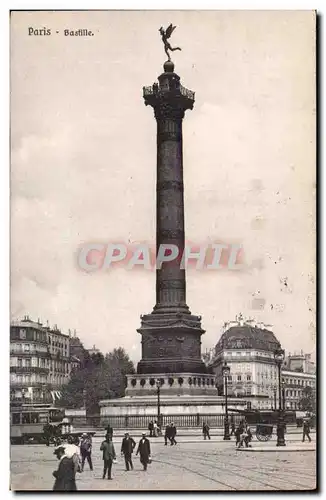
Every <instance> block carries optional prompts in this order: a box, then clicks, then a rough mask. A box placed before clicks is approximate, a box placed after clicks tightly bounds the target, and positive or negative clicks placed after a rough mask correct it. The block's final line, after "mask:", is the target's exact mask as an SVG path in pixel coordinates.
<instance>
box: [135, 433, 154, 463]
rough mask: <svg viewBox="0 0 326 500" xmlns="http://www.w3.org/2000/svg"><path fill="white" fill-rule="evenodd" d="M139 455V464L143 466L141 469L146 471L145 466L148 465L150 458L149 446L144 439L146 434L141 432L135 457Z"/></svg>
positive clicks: (147, 441)
mask: <svg viewBox="0 0 326 500" xmlns="http://www.w3.org/2000/svg"><path fill="white" fill-rule="evenodd" d="M138 453H139V455H140V463H141V464H142V465H143V469H144V470H147V464H149V463H150V460H151V459H150V457H151V445H150V442H149V440H148V439H147V437H146V432H143V434H142V438H141V440H140V441H139V444H138V448H137V453H136V455H138Z"/></svg>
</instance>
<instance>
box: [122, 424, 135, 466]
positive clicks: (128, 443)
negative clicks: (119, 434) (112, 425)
mask: <svg viewBox="0 0 326 500" xmlns="http://www.w3.org/2000/svg"><path fill="white" fill-rule="evenodd" d="M135 446H136V443H135V441H134V440H133V439H132V437H130V436H129V433H128V432H126V433H125V437H124V438H123V440H122V444H121V455H124V456H125V464H126V471H129V465H130V468H131V470H133V469H134V466H133V465H132V460H131V455H132V452H133V451H134V448H135Z"/></svg>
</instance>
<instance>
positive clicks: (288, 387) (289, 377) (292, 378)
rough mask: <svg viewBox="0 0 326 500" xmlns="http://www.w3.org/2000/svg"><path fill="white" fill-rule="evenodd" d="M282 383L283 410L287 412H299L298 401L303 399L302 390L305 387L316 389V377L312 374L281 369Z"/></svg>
mask: <svg viewBox="0 0 326 500" xmlns="http://www.w3.org/2000/svg"><path fill="white" fill-rule="evenodd" d="M282 383H283V389H284V396H285V398H284V400H285V408H286V409H289V410H300V400H301V399H302V397H303V389H304V388H305V387H311V388H312V389H313V390H315V389H316V375H315V374H313V373H302V372H298V371H290V370H286V369H285V370H284V369H283V370H282Z"/></svg>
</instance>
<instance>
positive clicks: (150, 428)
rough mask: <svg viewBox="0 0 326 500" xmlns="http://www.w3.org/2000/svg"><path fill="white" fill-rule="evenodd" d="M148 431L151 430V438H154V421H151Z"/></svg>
mask: <svg viewBox="0 0 326 500" xmlns="http://www.w3.org/2000/svg"><path fill="white" fill-rule="evenodd" d="M148 430H149V437H153V431H154V424H153V420H151V421H150V422H149V424H148Z"/></svg>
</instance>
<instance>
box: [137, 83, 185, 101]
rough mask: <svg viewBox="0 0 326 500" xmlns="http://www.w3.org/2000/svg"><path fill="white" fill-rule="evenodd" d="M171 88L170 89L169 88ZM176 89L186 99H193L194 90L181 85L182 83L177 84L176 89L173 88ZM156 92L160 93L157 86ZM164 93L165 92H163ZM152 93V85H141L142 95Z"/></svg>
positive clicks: (146, 95) (145, 95)
mask: <svg viewBox="0 0 326 500" xmlns="http://www.w3.org/2000/svg"><path fill="white" fill-rule="evenodd" d="M171 90H172V89H171ZM175 90H178V91H179V92H180V94H181V95H182V96H184V97H186V98H187V99H191V100H192V101H194V100H195V92H193V91H192V90H189V89H187V88H186V87H183V85H179V87H177V88H176V89H173V91H175ZM157 92H158V93H160V92H162V91H161V90H160V89H159V88H158V89H157ZM164 93H165V92H164ZM151 95H154V89H153V87H152V86H149V87H143V97H148V96H151Z"/></svg>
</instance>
